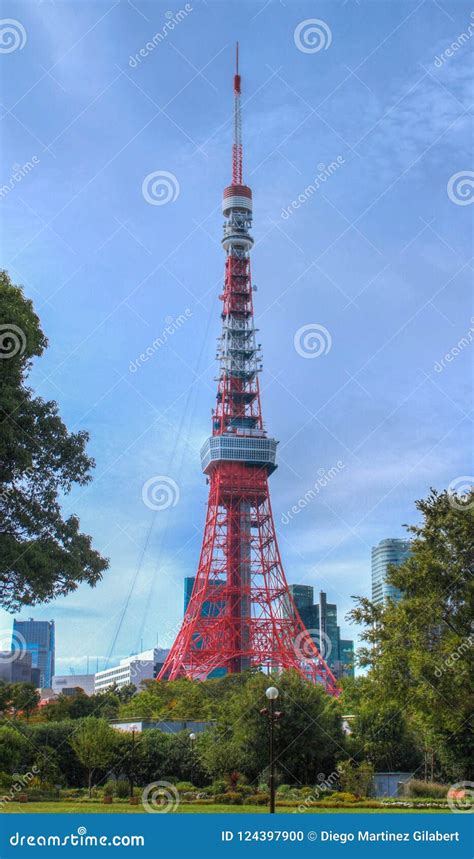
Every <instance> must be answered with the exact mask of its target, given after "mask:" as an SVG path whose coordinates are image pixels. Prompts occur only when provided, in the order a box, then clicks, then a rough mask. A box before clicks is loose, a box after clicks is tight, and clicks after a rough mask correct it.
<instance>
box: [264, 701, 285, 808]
mask: <svg viewBox="0 0 474 859" xmlns="http://www.w3.org/2000/svg"><path fill="white" fill-rule="evenodd" d="M278 694H279V693H278V689H277V688H276V686H269V688H268V689H267V690H266V692H265V695H266V696H267V698H268V700H269V701H270V710H269V711H268V710H266V708H265V711H264V712H265V713H266V715H268V718H269V722H270V814H275V742H274V729H275V721H276V719H278V718H279V716H280V715H281V713H276V712H275V701H276V699H277V698H278Z"/></svg>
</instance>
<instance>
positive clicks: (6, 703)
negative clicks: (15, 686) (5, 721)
mask: <svg viewBox="0 0 474 859" xmlns="http://www.w3.org/2000/svg"><path fill="white" fill-rule="evenodd" d="M11 703H12V687H11V685H10V684H9V683H4V682H3V680H1V681H0V714H1V715H2V716H4V715H5V713H6V712H7V711H8V710H9V709H10V707H11Z"/></svg>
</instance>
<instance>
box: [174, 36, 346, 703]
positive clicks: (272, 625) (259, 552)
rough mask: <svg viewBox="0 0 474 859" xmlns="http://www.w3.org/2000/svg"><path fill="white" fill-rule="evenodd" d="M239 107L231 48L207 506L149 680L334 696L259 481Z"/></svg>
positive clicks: (257, 358) (270, 465) (260, 427)
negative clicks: (166, 644) (275, 678)
mask: <svg viewBox="0 0 474 859" xmlns="http://www.w3.org/2000/svg"><path fill="white" fill-rule="evenodd" d="M240 100H241V78H240V74H239V68H238V48H237V63H236V72H235V75H234V142H233V146H232V182H231V184H230V185H229V186H228V187H227V188H225V190H224V195H223V203H222V211H223V215H224V219H225V221H224V233H223V238H222V247H223V249H224V253H225V272H224V286H223V290H222V293H221V295H220V296H219V298H220V300H221V302H222V311H221V316H222V329H221V334H220V336H219V338H218V355H217V357H218V362H219V375H218V378H217V397H216V406H215V408H214V409H213V412H212V431H211V435H210V436H209V438H208V439H207V440H206V441H205V442H204V444H203V446H202V449H201V465H202V469H203V471H204V473H205V474H206V475H207V477H208V481H209V501H208V508H207V516H206V524H205V527H204V537H203V543H202V549H201V555H200V559H199V567H198V572H197V575H196V580H195V584H194V588H193V592H192V595H191V599H190V601H189V604H188V607H187V610H186V614H185V617H184V620H183V623H182V626H181V629H180V631H179V633H178V635H177V638H176V640H175V642H174V644H173V647H172V648H171V650H170V653H169V656H168V658H167V660H166V662H165V664H164V666H163V668H162V670H161V672H160V675H159V678H158V679H170V680H173V679H175V678H177V677H182V676H186V677H190V678H193V679H205V678H207V677H209V675H210V674H212V672H214V671H215V670H216V669H220V670H221V672H222V670H223V671H225V672H227V673H236V672H240V671H243V670H245V669H248V668H260V669H261V670H263V671H278V670H284V669H289V668H293V669H295V670H297V671H298V672H299V673H300V674H301V675H303V676H304V677H306V678H307V679H309V680H311V681H313V682H319V683H322V684H323V685H324V686H325V688H326V689H327V691H328V692H329V693H331V694H332V695H338V694H339V689H338V686H337V682H336V679H335V677H334V675H333V674H332V672H331V670H330V669H329V667H328V666H327V665H326V663H325V661H324V659H323V658H322V656H321V654H320V653H319V652H318V650H317V648H316V645H315V644H314V642H313V639H312V638H311V636H310V634H309V633H308V631H307V630H306V628H305V627H304V624H303V622H302V621H301V618H300V616H299V614H298V610H297V608H296V606H295V604H294V602H293V598H292V596H291V594H290V592H289V590H288V585H287V582H286V578H285V574H284V571H283V567H282V563H281V558H280V553H279V550H278V545H277V540H276V534H275V526H274V521H273V515H272V509H271V503H270V495H269V488H268V477H269V476H270V475H271V474H272V472H273V471H274V470H275V468H276V452H277V444H278V442H277V441H276V440H275V439H274V438H272V437H271V436H268V435H267V432H266V430H265V428H264V424H263V420H262V409H261V401H260V388H259V374H260V372H261V370H262V360H261V350H260V345H259V344H258V343H257V336H256V335H257V329H256V328H255V321H254V310H253V288H252V277H251V269H250V252H251V249H252V246H253V238H252V236H251V233H250V230H251V227H252V191H251V189H250V188H249V187H248V186H247V185H245V183H244V182H243V148H242V125H241V105H240ZM204 605H205V606H206V610H205V611H203V606H204Z"/></svg>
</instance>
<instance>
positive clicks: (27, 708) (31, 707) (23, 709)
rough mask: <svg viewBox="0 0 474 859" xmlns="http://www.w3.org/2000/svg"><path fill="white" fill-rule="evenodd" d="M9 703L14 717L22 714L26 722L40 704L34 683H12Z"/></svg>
mask: <svg viewBox="0 0 474 859" xmlns="http://www.w3.org/2000/svg"><path fill="white" fill-rule="evenodd" d="M11 702H12V707H13V710H14V712H15V715H18V713H22V715H23V716H25V718H26V721H28V719H29V718H30V716H31V714H32V713H34V711H35V710H36V709H37V707H38V704H39V702H40V694H39V692H38V690H37V689H36V686H35V685H34V683H13V684H12V688H11Z"/></svg>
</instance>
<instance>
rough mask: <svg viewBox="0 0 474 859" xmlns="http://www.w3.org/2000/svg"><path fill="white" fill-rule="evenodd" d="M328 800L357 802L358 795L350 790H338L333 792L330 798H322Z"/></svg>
mask: <svg viewBox="0 0 474 859" xmlns="http://www.w3.org/2000/svg"><path fill="white" fill-rule="evenodd" d="M328 801H332V802H357V801H358V797H357V796H355V795H354V794H353V793H349V792H348V791H345V790H340V791H336V793H333V794H332V795H331V797H330V798H329V799H328V800H324V799H323V800H322V802H328Z"/></svg>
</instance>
